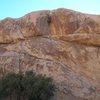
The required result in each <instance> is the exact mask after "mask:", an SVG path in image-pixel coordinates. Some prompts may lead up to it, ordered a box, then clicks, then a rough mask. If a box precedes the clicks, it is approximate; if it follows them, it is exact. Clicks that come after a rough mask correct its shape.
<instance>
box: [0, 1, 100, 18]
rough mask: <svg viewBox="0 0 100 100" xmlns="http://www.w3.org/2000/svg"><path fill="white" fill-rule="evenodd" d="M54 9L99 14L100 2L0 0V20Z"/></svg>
mask: <svg viewBox="0 0 100 100" xmlns="http://www.w3.org/2000/svg"><path fill="white" fill-rule="evenodd" d="M56 8H68V9H73V10H76V11H80V12H85V13H90V14H100V0H0V19H4V18H6V17H13V18H18V17H21V16H23V15H25V14H27V13H29V12H32V11H37V10H44V9H56Z"/></svg>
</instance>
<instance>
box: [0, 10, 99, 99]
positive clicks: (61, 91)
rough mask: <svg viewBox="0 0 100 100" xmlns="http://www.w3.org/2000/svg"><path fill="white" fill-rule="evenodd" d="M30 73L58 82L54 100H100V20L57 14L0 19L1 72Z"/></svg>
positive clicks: (45, 13) (35, 14) (64, 11)
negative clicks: (31, 71) (28, 71)
mask: <svg viewBox="0 0 100 100" xmlns="http://www.w3.org/2000/svg"><path fill="white" fill-rule="evenodd" d="M5 62H6V63H5ZM8 65H9V66H8ZM26 70H34V71H35V72H36V73H40V74H46V75H47V76H51V77H52V78H53V79H54V82H55V84H56V86H57V93H55V97H54V100H100V16H99V15H98V16H97V15H88V14H83V13H79V12H75V11H72V10H68V9H57V10H53V11H39V12H32V13H29V14H27V15H25V16H23V17H21V18H19V19H12V18H7V19H4V20H1V21H0V73H1V75H2V74H3V73H5V72H8V71H14V72H18V71H22V72H24V71H26Z"/></svg>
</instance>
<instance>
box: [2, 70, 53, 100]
mask: <svg viewBox="0 0 100 100" xmlns="http://www.w3.org/2000/svg"><path fill="white" fill-rule="evenodd" d="M54 91H55V86H54V84H53V80H52V79H51V78H48V77H46V76H42V75H36V74H35V73H33V72H32V71H28V72H26V73H25V74H15V73H8V74H7V75H5V76H3V77H2V78H1V79H0V100H3V99H5V98H7V97H10V100H12V96H13V97H14V98H15V100H50V98H51V97H52V96H54Z"/></svg>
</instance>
